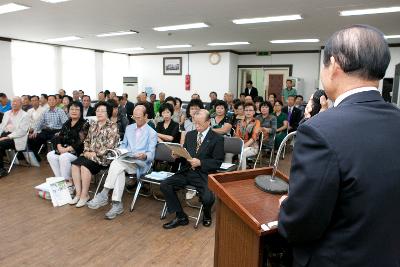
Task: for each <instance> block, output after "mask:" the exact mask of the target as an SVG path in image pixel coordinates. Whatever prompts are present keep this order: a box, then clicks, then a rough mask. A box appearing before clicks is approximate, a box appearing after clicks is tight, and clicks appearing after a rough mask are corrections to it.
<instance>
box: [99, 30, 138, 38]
mask: <svg viewBox="0 0 400 267" xmlns="http://www.w3.org/2000/svg"><path fill="white" fill-rule="evenodd" d="M137 33H138V32H136V31H118V32H108V33H101V34H97V35H96V36H97V37H111V36H121V35H130V34H137Z"/></svg>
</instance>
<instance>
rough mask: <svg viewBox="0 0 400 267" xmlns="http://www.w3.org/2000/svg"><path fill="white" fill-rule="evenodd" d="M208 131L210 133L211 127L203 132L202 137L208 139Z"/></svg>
mask: <svg viewBox="0 0 400 267" xmlns="http://www.w3.org/2000/svg"><path fill="white" fill-rule="evenodd" d="M208 131H210V127H208V128H207V129H205V130H204V131H202V132H201V134H202V137H206V135H207V134H208ZM197 134H200V132H198V133H197Z"/></svg>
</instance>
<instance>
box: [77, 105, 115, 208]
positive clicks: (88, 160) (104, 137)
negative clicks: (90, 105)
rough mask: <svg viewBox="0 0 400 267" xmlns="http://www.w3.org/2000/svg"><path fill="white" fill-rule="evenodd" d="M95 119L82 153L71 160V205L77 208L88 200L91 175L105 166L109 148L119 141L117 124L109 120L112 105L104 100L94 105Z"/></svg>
mask: <svg viewBox="0 0 400 267" xmlns="http://www.w3.org/2000/svg"><path fill="white" fill-rule="evenodd" d="M95 111H96V118H97V121H95V122H92V123H91V125H90V127H89V132H88V135H87V136H86V139H85V141H84V149H83V154H81V156H79V157H78V158H77V159H76V160H74V161H73V162H72V179H73V181H74V185H75V190H76V195H75V197H74V199H73V200H72V201H71V205H75V204H76V207H77V208H80V207H83V206H85V205H86V203H87V201H88V200H89V185H90V180H91V177H92V175H95V174H97V173H98V172H99V171H100V170H102V169H105V168H107V166H108V165H109V164H110V160H108V159H107V153H108V150H109V149H114V148H115V147H116V146H117V144H118V141H119V134H118V125H117V124H116V123H114V122H112V121H111V120H110V118H111V116H112V107H111V106H110V105H108V104H107V103H106V102H104V101H100V102H98V103H97V104H96V106H95Z"/></svg>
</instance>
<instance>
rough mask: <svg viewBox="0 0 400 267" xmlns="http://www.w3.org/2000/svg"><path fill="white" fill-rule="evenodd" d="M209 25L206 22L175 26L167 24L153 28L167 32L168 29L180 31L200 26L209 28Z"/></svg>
mask: <svg viewBox="0 0 400 267" xmlns="http://www.w3.org/2000/svg"><path fill="white" fill-rule="evenodd" d="M207 27H209V26H208V25H207V24H205V23H204V22H199V23H191V24H182V25H174V26H165V27H156V28H153V30H155V31H158V32H167V31H179V30H187V29H199V28H207Z"/></svg>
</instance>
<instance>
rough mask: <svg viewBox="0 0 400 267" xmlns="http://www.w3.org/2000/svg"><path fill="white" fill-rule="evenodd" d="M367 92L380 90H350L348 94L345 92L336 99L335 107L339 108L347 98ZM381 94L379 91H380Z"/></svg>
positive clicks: (373, 88)
mask: <svg viewBox="0 0 400 267" xmlns="http://www.w3.org/2000/svg"><path fill="white" fill-rule="evenodd" d="M367 91H378V89H377V88H376V87H359V88H355V89H352V90H349V91H347V92H344V93H343V94H341V95H340V96H339V97H338V98H336V101H335V103H334V104H333V106H334V107H337V106H338V105H339V104H340V103H341V102H342V101H343V100H344V99H345V98H347V97H349V96H351V95H354V94H357V93H361V92H367ZM378 92H379V91H378Z"/></svg>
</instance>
